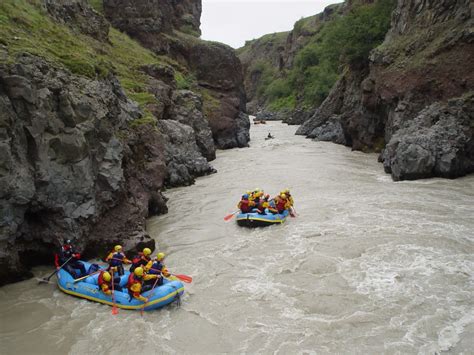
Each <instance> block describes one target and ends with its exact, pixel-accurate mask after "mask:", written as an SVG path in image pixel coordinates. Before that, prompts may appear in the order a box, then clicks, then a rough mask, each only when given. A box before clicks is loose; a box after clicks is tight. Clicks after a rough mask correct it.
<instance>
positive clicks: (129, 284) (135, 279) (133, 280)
mask: <svg viewBox="0 0 474 355" xmlns="http://www.w3.org/2000/svg"><path fill="white" fill-rule="evenodd" d="M136 283H139V284H141V283H142V279H139V278H138V277H136V276H135V274H134V273H133V272H131V273H130V275H128V281H127V288H128V289H129V290H130V287H132V285H133V284H136Z"/></svg>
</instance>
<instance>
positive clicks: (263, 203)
mask: <svg viewBox="0 0 474 355" xmlns="http://www.w3.org/2000/svg"><path fill="white" fill-rule="evenodd" d="M269 200H270V195H269V194H266V195H265V196H264V197H263V198H261V199H260V202H259V204H258V206H257V212H258V213H259V214H266V209H267V208H268V207H270V204H269Z"/></svg>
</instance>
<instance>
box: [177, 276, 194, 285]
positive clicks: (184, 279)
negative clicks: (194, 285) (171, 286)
mask: <svg viewBox="0 0 474 355" xmlns="http://www.w3.org/2000/svg"><path fill="white" fill-rule="evenodd" d="M173 275H174V276H176V277H177V278H178V279H180V280H181V281H184V282H186V283H188V284H189V283H191V282H193V278H192V277H191V276H188V275H176V274H173Z"/></svg>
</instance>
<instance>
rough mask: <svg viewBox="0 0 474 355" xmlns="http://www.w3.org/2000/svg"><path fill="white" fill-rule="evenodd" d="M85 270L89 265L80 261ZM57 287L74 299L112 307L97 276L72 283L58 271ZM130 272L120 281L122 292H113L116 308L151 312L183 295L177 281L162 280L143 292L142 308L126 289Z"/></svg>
mask: <svg viewBox="0 0 474 355" xmlns="http://www.w3.org/2000/svg"><path fill="white" fill-rule="evenodd" d="M81 262H82V263H83V264H84V265H85V267H86V270H88V269H89V267H90V265H91V264H90V263H88V262H85V261H81ZM57 275H58V287H59V289H60V290H61V291H63V292H65V293H67V294H69V295H72V296H76V297H81V298H85V299H87V300H90V301H94V302H99V303H103V304H107V305H109V306H112V305H113V301H112V296H107V295H106V294H104V293H103V292H102V291H100V290H99V286H98V280H97V279H98V277H99V275H98V274H95V275H92V276H90V277H88V278H86V279H84V280H82V281H78V282H74V278H73V277H72V276H71V274H69V273H68V272H67V271H66V270H63V269H61V270H59V272H58V274H57ZM129 275H130V272H128V271H126V272H125V275H123V276H122V277H121V279H120V286H122V287H123V292H121V291H115V304H116V306H117V307H118V308H123V309H131V310H142V309H143V310H145V311H151V310H153V309H157V308H161V307H163V306H166V305H167V304H170V303H172V302H173V301H175V300H176V301H179V299H180V297H181V296H182V295H183V293H184V286H183V284H182V283H181V281H178V280H167V279H164V280H163V285H162V286H157V287H155V288H154V289H153V290H150V291H147V292H144V293H143V294H142V295H143V296H145V297H146V298H148V302H147V304H146V307H145V308H143V305H144V303H143V302H142V301H139V300H137V299H135V298H132V297H130V295H129V294H128V290H127V288H126V285H127V281H128V276H129Z"/></svg>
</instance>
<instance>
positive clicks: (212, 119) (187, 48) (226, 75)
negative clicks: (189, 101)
mask: <svg viewBox="0 0 474 355" xmlns="http://www.w3.org/2000/svg"><path fill="white" fill-rule="evenodd" d="M176 8H177V9H179V11H177V12H176V11H175V9H176ZM104 12H105V16H106V17H107V19H109V21H110V22H111V23H112V24H113V26H114V27H116V28H118V29H120V30H121V31H124V32H126V33H128V34H129V35H130V36H131V37H133V38H136V39H137V40H138V41H140V42H141V43H142V44H143V45H144V46H145V47H147V48H149V49H151V50H153V51H154V52H156V53H158V54H166V55H169V56H171V57H172V58H174V59H175V60H177V61H178V62H179V63H181V64H182V65H183V66H185V67H187V68H188V70H189V72H190V73H192V74H193V75H195V77H196V79H197V83H198V85H199V87H200V88H203V89H205V90H206V93H207V95H206V96H205V97H203V100H204V101H205V103H204V106H206V107H208V109H207V110H206V109H205V111H206V116H207V119H208V120H209V124H210V127H211V130H212V134H213V138H214V142H215V144H216V146H217V148H221V149H226V148H234V147H244V146H247V144H248V141H249V139H250V138H249V134H248V128H249V127H250V123H249V121H248V117H247V116H246V115H245V114H244V111H245V102H246V98H245V90H244V85H243V76H242V69H241V64H240V61H239V59H238V58H237V57H236V55H235V53H234V50H233V49H232V48H230V47H229V46H226V45H223V44H220V43H215V42H207V41H202V40H200V39H198V38H196V36H195V35H196V34H197V35H199V34H200V32H198V29H199V27H198V25H199V17H200V14H201V2H200V1H191V0H180V1H175V0H173V1H172V0H153V1H148V2H140V1H134V0H104ZM196 26H197V27H196ZM186 28H191V31H187V30H186ZM211 156H212V154H211Z"/></svg>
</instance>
